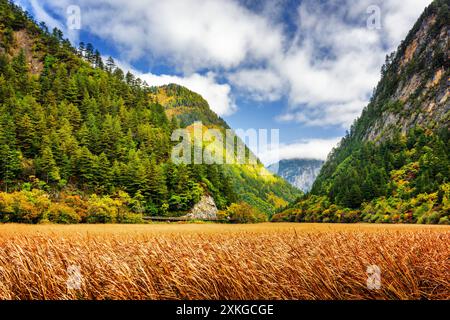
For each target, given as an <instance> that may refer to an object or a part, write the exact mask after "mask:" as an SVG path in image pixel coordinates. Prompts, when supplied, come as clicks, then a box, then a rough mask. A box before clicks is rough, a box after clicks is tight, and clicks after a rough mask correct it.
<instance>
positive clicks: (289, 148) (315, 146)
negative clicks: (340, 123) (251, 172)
mask: <svg viewBox="0 0 450 320" xmlns="http://www.w3.org/2000/svg"><path fill="white" fill-rule="evenodd" d="M340 140H341V138H340V137H338V138H330V139H305V140H301V141H298V142H294V143H289V144H280V145H279V146H278V147H272V148H268V151H267V152H264V153H259V154H258V157H259V158H260V159H261V161H262V162H263V163H264V165H266V166H268V165H270V164H273V163H276V162H278V161H280V160H283V159H319V160H325V159H326V158H327V156H328V154H329V153H330V151H331V150H332V149H333V148H334V147H336V146H337V144H338V143H339V141H340Z"/></svg>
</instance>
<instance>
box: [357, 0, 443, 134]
mask: <svg viewBox="0 0 450 320" xmlns="http://www.w3.org/2000/svg"><path fill="white" fill-rule="evenodd" d="M444 2H445V1H436V2H435V3H433V5H432V6H430V7H429V8H427V10H426V11H425V13H424V14H423V15H422V16H421V18H420V19H419V20H418V21H417V23H416V25H415V26H414V28H413V29H412V30H411V32H410V33H409V35H408V36H407V38H406V39H405V41H403V42H402V44H401V45H400V46H399V48H398V50H397V52H394V53H393V54H391V56H389V57H387V59H386V65H385V66H384V67H383V70H382V76H383V78H382V81H380V83H379V85H378V87H377V89H376V91H375V95H374V98H373V99H372V102H371V104H370V105H369V106H368V107H367V108H366V110H365V111H364V112H363V114H362V116H361V119H362V120H361V119H360V120H359V122H360V123H359V124H356V128H357V129H358V127H360V129H362V130H361V131H360V133H361V135H360V136H359V138H361V140H364V141H374V142H377V141H383V140H385V139H387V138H391V137H392V136H393V134H394V133H395V132H396V131H398V130H399V129H400V133H401V134H403V135H404V134H406V133H407V132H408V131H409V130H410V129H412V128H413V127H414V126H417V125H419V126H422V127H427V128H430V129H434V128H437V127H442V126H447V127H448V126H449V124H450V122H449V121H450V117H449V110H450V102H449V97H450V90H449V84H450V77H449V76H450V73H449V66H450V43H449V39H450V22H449V21H448V12H446V10H445V9H442V7H441V5H442V6H445V5H447V6H448V1H447V4H443V3H444ZM367 118H371V119H370V120H371V121H370V120H369V119H367ZM364 120H369V121H364ZM361 122H365V126H364V128H361ZM356 131H358V130H356Z"/></svg>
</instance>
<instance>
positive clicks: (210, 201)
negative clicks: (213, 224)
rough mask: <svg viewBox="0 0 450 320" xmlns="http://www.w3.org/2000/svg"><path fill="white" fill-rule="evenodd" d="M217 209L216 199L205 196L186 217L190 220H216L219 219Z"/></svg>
mask: <svg viewBox="0 0 450 320" xmlns="http://www.w3.org/2000/svg"><path fill="white" fill-rule="evenodd" d="M217 212H218V210H217V207H216V203H215V202H214V198H213V197H211V196H210V195H203V196H202V198H201V199H200V201H199V202H198V203H197V204H196V205H195V206H194V207H193V208H192V209H191V211H190V212H189V213H188V214H187V215H186V218H189V219H200V220H214V219H217Z"/></svg>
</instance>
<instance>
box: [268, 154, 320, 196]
mask: <svg viewBox="0 0 450 320" xmlns="http://www.w3.org/2000/svg"><path fill="white" fill-rule="evenodd" d="M322 165H323V161H322V160H317V159H301V158H297V159H284V160H281V161H279V162H277V163H274V164H272V165H270V166H268V169H269V171H271V172H273V173H274V174H277V175H278V176H280V177H282V178H283V179H285V180H286V181H287V182H289V183H290V184H291V185H293V186H294V187H296V188H298V189H300V190H302V191H303V192H308V191H309V190H310V189H311V187H312V185H313V183H314V181H315V180H316V177H317V176H318V175H319V172H320V169H321V168H322Z"/></svg>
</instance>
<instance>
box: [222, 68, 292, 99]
mask: <svg viewBox="0 0 450 320" xmlns="http://www.w3.org/2000/svg"><path fill="white" fill-rule="evenodd" d="M228 80H229V81H230V82H231V84H232V85H234V86H235V87H236V88H238V89H239V90H240V91H242V92H244V93H246V94H248V95H250V97H251V98H252V99H253V100H256V101H276V100H279V99H280V98H281V96H282V94H283V90H284V88H283V87H284V85H285V84H284V83H283V80H282V79H281V77H280V76H279V75H278V74H277V73H276V72H275V71H273V70H267V69H242V70H239V71H237V72H234V73H230V74H229V75H228Z"/></svg>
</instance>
